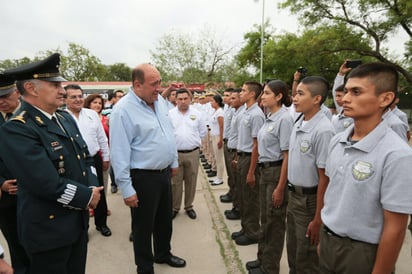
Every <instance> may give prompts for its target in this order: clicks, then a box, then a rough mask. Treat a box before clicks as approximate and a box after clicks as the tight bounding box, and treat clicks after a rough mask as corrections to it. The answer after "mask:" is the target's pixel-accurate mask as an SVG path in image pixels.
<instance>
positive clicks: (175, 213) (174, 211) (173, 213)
mask: <svg viewBox="0 0 412 274" xmlns="http://www.w3.org/2000/svg"><path fill="white" fill-rule="evenodd" d="M177 213H179V212H178V211H177V210H173V212H172V219H174V218H175V217H176V215H177Z"/></svg>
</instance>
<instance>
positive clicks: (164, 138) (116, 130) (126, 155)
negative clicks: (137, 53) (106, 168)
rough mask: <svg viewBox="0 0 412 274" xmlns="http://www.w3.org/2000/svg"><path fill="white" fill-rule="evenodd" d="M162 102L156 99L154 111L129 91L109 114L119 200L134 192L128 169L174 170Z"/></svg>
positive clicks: (174, 150) (173, 149) (173, 142)
mask: <svg viewBox="0 0 412 274" xmlns="http://www.w3.org/2000/svg"><path fill="white" fill-rule="evenodd" d="M168 114H169V108H168V105H167V102H166V100H165V99H163V97H162V96H160V95H159V96H158V100H157V101H155V102H154V110H153V109H152V108H151V107H149V106H148V105H147V104H146V102H145V101H143V100H142V99H140V98H139V97H138V96H137V95H136V94H135V92H134V90H133V89H132V88H130V90H129V92H128V93H127V94H126V95H125V96H123V98H122V99H121V100H119V102H117V103H116V105H115V106H114V108H113V112H112V113H111V115H110V154H111V164H112V167H113V170H114V174H115V177H116V184H117V185H118V186H119V187H120V189H121V191H122V194H123V197H124V198H128V197H130V196H132V195H134V194H135V193H136V191H135V189H134V188H133V186H132V182H131V178H130V169H134V168H138V169H164V168H167V167H171V168H177V167H178V166H179V164H178V158H177V148H176V140H175V137H174V133H173V126H172V123H171V121H170V119H169V117H168Z"/></svg>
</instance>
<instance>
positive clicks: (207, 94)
mask: <svg viewBox="0 0 412 274" xmlns="http://www.w3.org/2000/svg"><path fill="white" fill-rule="evenodd" d="M215 95H216V93H214V92H213V91H208V92H206V96H215Z"/></svg>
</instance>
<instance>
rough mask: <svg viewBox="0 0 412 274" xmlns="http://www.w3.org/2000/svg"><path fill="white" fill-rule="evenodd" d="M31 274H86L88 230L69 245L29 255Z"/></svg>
mask: <svg viewBox="0 0 412 274" xmlns="http://www.w3.org/2000/svg"><path fill="white" fill-rule="evenodd" d="M28 255H29V258H30V262H31V265H30V271H29V274H45V273H47V274H84V273H85V272H86V256H87V230H86V229H85V230H83V231H82V233H80V235H79V239H78V240H77V241H76V242H75V243H73V244H71V245H69V246H64V247H60V248H56V249H52V250H47V251H44V252H37V253H29V254H28Z"/></svg>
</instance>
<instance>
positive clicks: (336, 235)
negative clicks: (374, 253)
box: [323, 225, 373, 245]
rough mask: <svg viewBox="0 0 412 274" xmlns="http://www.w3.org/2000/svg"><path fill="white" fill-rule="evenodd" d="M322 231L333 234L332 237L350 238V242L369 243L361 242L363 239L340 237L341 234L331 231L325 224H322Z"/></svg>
mask: <svg viewBox="0 0 412 274" xmlns="http://www.w3.org/2000/svg"><path fill="white" fill-rule="evenodd" d="M323 231H324V232H325V233H326V234H328V235H330V236H333V237H337V238H339V239H348V240H351V241H352V242H359V243H365V244H370V243H367V242H363V241H359V240H354V239H352V238H349V237H342V236H340V235H338V234H336V233H335V232H333V231H332V230H331V229H330V228H329V227H327V226H326V225H323ZM370 245H373V244H370Z"/></svg>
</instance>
